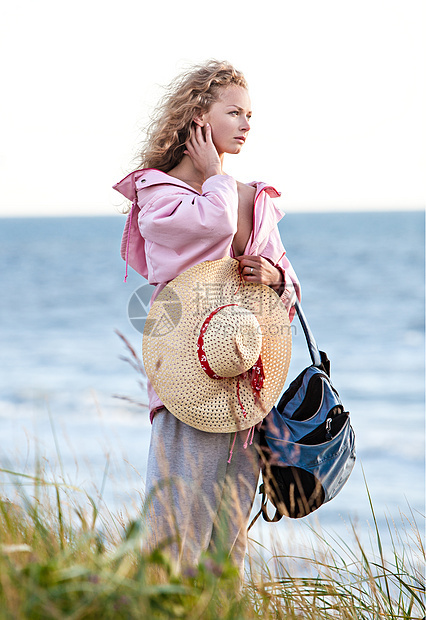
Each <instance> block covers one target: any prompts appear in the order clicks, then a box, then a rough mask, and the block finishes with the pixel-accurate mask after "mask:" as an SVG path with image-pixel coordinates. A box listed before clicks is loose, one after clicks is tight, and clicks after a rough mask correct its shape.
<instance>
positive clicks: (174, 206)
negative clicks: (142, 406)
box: [114, 169, 300, 419]
mask: <svg viewBox="0 0 426 620" xmlns="http://www.w3.org/2000/svg"><path fill="white" fill-rule="evenodd" d="M249 185H251V186H252V187H254V188H255V189H256V195H255V201H254V209H253V232H252V234H251V236H250V238H249V240H248V242H247V245H246V248H245V250H244V254H246V255H257V256H262V257H263V258H266V259H267V260H269V262H271V263H272V264H273V265H274V266H276V267H278V268H279V269H280V271H281V272H284V278H285V279H284V282H285V287H284V291H283V293H282V295H281V299H282V301H283V303H284V305H285V306H286V308H287V311H288V312H289V315H290V319H292V318H293V315H294V308H293V304H294V301H295V299H296V295H297V296H298V297H299V298H300V285H299V281H298V279H297V276H296V274H295V272H294V270H293V268H292V266H291V264H290V262H289V260H288V259H287V257H286V256H285V249H284V246H283V244H282V242H281V238H280V235H279V232H278V228H277V224H278V222H279V221H280V219H281V218H282V217H283V215H284V213H283V212H282V211H280V210H279V209H278V208H277V207H276V206H275V205H274V203H273V201H272V200H271V198H276V197H277V196H279V195H280V194H279V192H277V191H276V190H275V189H274V188H273V187H270V186H267V185H266V184H265V183H256V182H254V183H250V184H249ZM114 189H116V190H117V191H118V192H120V193H121V194H123V196H125V197H126V198H127V199H128V200H131V201H132V209H131V211H130V213H129V215H128V217H127V220H126V224H125V227H124V233H123V239H122V243H121V256H122V257H123V258H124V260H125V261H126V278H127V265H130V267H132V268H133V269H134V270H135V271H137V272H138V273H139V274H140V275H142V276H143V277H144V278H146V279H147V280H148V282H149V283H150V284H155V285H157V288H156V290H155V292H154V295H153V299H154V298H155V296H156V295H157V294H158V293H159V292H160V290H161V289H162V288H164V286H165V285H166V284H167V283H168V282H170V280H173V278H175V277H176V276H178V275H179V274H180V273H182V272H183V271H186V270H187V269H189V268H190V267H192V266H194V265H196V264H198V263H201V262H203V261H206V260H218V259H220V258H223V257H225V256H231V257H234V253H233V248H232V241H233V238H234V235H235V233H236V232H237V216H238V191H237V183H236V181H235V179H233V178H232V177H230V176H228V175H215V176H212V177H210V178H208V179H207V180H206V181H205V183H204V184H203V186H202V193H201V194H200V193H198V192H197V191H196V190H195V189H194V188H193V187H191V186H190V185H187V184H186V183H184V182H183V181H180V180H179V179H176V178H175V177H172V176H170V175H168V174H167V173H165V172H162V171H160V170H155V169H144V170H137V171H135V172H132V173H131V174H129V175H127V176H126V177H125V178H124V179H122V180H121V181H120V182H119V183H117V184H116V185H114ZM126 278H125V279H126ZM148 395H149V408H150V412H151V419H152V415H153V413H154V411H155V410H156V409H157V408H160V407H162V406H163V404H162V402H161V401H160V399H159V398H158V396H157V394H156V393H155V392H154V390H153V388H152V386H151V385H150V383H149V382H148Z"/></svg>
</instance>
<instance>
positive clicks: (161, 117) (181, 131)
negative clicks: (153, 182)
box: [140, 60, 247, 172]
mask: <svg viewBox="0 0 426 620" xmlns="http://www.w3.org/2000/svg"><path fill="white" fill-rule="evenodd" d="M231 85H235V86H242V87H243V88H247V82H246V80H245V78H244V75H243V74H242V73H241V72H240V71H237V70H236V69H234V67H233V66H232V65H231V64H230V63H229V62H226V61H217V60H209V61H207V62H206V63H204V64H202V65H195V66H193V67H191V69H189V70H188V71H185V72H184V73H182V74H181V75H179V76H177V77H176V78H175V79H174V80H173V81H172V82H171V83H170V84H169V86H167V87H166V93H165V95H164V96H163V98H162V99H161V101H160V103H159V105H158V107H157V108H156V111H155V113H154V116H153V118H152V121H151V123H150V125H149V126H148V128H147V130H146V139H145V141H144V144H143V147H142V151H141V152H140V164H141V165H140V167H142V168H156V169H158V170H162V171H163V172H169V170H171V169H172V168H174V167H175V166H176V165H177V164H178V163H179V162H180V161H181V159H182V157H183V153H184V151H185V142H187V140H188V139H189V138H190V137H191V133H192V130H193V123H192V121H193V119H194V117H195V116H197V114H203V113H205V112H208V111H209V109H210V106H211V105H212V104H213V103H214V102H215V101H216V100H217V99H218V96H219V91H220V89H222V88H226V87H228V86H231Z"/></svg>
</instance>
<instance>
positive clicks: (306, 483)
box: [250, 302, 355, 527]
mask: <svg viewBox="0 0 426 620" xmlns="http://www.w3.org/2000/svg"><path fill="white" fill-rule="evenodd" d="M296 311H297V314H298V317H299V320H300V323H301V325H302V328H303V332H304V334H305V337H306V342H307V344H308V348H309V353H310V356H311V359H312V365H311V366H309V367H308V368H305V370H303V371H302V372H301V373H300V375H299V376H298V377H297V378H296V379H295V380H294V381H293V382H292V383H291V384H290V386H289V387H288V389H287V390H286V391H285V392H284V394H283V395H282V397H281V399H280V401H279V403H278V404H277V406H276V407H274V408H273V409H272V411H271V412H270V413H269V414H268V415H267V416H266V418H265V419H264V420H263V422H262V426H261V429H260V446H259V452H260V456H261V467H262V478H263V483H262V484H261V486H260V489H259V492H260V493H261V494H262V505H261V509H260V511H259V513H258V514H257V515H256V517H255V518H254V519H253V521H252V523H251V525H250V527H251V526H252V525H253V523H254V522H255V521H256V519H257V518H258V517H259V515H260V514H262V516H263V518H264V519H265V521H268V522H272V521H279V520H280V519H281V518H282V516H287V517H291V518H299V517H304V516H306V515H308V514H310V513H311V512H313V511H314V510H316V509H317V508H319V507H320V506H321V505H322V504H324V503H325V502H328V501H330V500H331V499H332V498H333V497H335V496H336V495H337V493H338V492H339V491H340V490H341V488H342V487H343V485H344V484H345V482H346V481H347V479H348V478H349V475H350V473H351V471H352V469H353V467H354V464H355V433H354V431H353V428H352V426H351V424H350V419H349V412H348V411H345V410H344V407H343V405H342V402H341V400H340V397H339V394H338V393H337V391H336V389H335V388H334V387H333V384H332V383H331V381H330V362H329V360H328V358H327V355H326V354H325V353H324V352H323V351H319V350H318V347H317V345H316V342H315V339H314V337H313V335H312V332H311V330H310V328H309V325H308V323H307V321H306V318H305V315H304V314H303V311H302V308H301V306H300V304H299V303H298V302H297V303H296ZM268 499H269V500H270V502H271V503H272V504H273V505H274V507H275V515H274V516H273V517H272V518H270V517H269V516H268V512H267V507H266V505H267V501H268Z"/></svg>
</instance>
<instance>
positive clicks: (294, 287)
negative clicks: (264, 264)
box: [262, 228, 301, 321]
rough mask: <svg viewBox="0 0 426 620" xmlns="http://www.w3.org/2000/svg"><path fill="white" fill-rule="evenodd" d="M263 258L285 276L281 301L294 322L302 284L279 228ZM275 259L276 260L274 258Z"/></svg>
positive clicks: (274, 231)
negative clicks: (296, 303)
mask: <svg viewBox="0 0 426 620" xmlns="http://www.w3.org/2000/svg"><path fill="white" fill-rule="evenodd" d="M277 248H279V250H280V256H279V257H278V255H277V254H276V251H277ZM262 256H264V257H265V258H267V259H268V260H269V262H270V263H272V265H274V267H276V268H277V269H278V270H279V271H280V272H281V274H282V276H283V284H282V286H281V288H280V290H279V291H278V294H279V295H280V298H281V301H282V302H283V304H284V305H285V307H286V309H287V312H288V314H289V317H290V321H292V320H293V317H294V314H295V308H294V304H295V301H296V297H297V299H299V300H300V299H301V288H300V282H299V279H298V277H297V275H296V272H295V271H294V269H293V266H292V264H291V263H290V261H289V260H288V258H287V256H286V252H285V249H284V246H283V244H282V241H281V237H280V234H279V231H278V228H275V229H274V230H273V231H272V232H271V234H270V237H269V240H268V243H267V245H266V246H265V248H264V250H263V252H262ZM272 257H274V258H275V259H274V258H272Z"/></svg>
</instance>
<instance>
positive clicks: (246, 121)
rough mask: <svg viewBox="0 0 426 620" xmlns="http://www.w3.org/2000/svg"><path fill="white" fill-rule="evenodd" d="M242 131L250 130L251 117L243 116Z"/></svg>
mask: <svg viewBox="0 0 426 620" xmlns="http://www.w3.org/2000/svg"><path fill="white" fill-rule="evenodd" d="M241 119H242V120H241V127H240V129H241V131H244V132H247V131H250V123H249V119H248V118H247V117H246V116H242V117H241Z"/></svg>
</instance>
